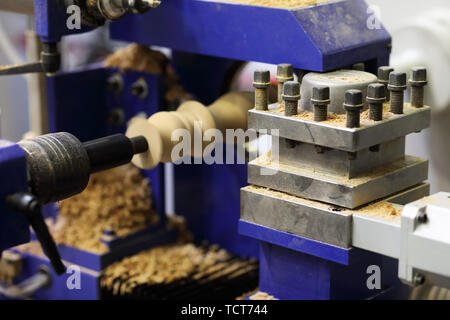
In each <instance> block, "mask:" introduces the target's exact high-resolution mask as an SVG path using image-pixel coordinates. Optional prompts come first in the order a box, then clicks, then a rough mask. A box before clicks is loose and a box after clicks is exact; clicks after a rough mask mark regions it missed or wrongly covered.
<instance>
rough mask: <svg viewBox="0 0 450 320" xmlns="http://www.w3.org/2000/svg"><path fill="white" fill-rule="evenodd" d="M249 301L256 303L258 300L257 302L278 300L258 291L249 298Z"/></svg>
mask: <svg viewBox="0 0 450 320" xmlns="http://www.w3.org/2000/svg"><path fill="white" fill-rule="evenodd" d="M249 299H250V300H256V301H258V300H259V301H266V300H267V301H268V300H278V299H276V298H275V297H274V296H271V295H270V294H268V293H265V292H261V291H258V292H257V293H255V294H254V295H252V296H250V297H249Z"/></svg>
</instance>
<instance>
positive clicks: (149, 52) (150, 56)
mask: <svg viewBox="0 0 450 320" xmlns="http://www.w3.org/2000/svg"><path fill="white" fill-rule="evenodd" d="M168 64H169V60H168V59H167V57H166V56H165V55H164V54H163V53H162V52H160V51H156V50H153V49H150V48H149V47H146V46H143V45H140V44H136V43H134V44H131V45H130V46H128V47H126V48H123V49H119V50H117V51H116V52H115V53H113V54H111V55H109V56H108V57H107V58H106V59H105V62H104V66H105V67H107V68H117V69H119V70H120V71H121V72H125V71H137V72H146V73H154V74H164V83H165V86H166V93H165V98H166V101H167V102H168V104H169V107H171V106H173V108H176V107H178V106H179V105H180V104H181V103H183V102H185V101H188V100H192V98H193V97H192V95H190V94H189V93H187V92H186V90H185V89H184V88H183V86H181V85H180V84H179V80H178V78H177V76H176V74H175V72H174V70H173V69H172V68H171V67H170V66H169V65H168Z"/></svg>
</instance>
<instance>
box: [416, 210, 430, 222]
mask: <svg viewBox="0 0 450 320" xmlns="http://www.w3.org/2000/svg"><path fill="white" fill-rule="evenodd" d="M417 221H418V222H419V223H427V222H428V215H427V214H426V213H424V212H422V213H421V214H420V215H419V217H418V218H417Z"/></svg>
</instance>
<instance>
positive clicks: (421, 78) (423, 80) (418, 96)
mask: <svg viewBox="0 0 450 320" xmlns="http://www.w3.org/2000/svg"><path fill="white" fill-rule="evenodd" d="M427 83H428V81H427V69H426V68H422V67H416V68H413V69H412V70H411V79H410V80H409V84H410V85H411V106H413V107H416V108H422V107H423V100H424V87H425V86H426V85H427Z"/></svg>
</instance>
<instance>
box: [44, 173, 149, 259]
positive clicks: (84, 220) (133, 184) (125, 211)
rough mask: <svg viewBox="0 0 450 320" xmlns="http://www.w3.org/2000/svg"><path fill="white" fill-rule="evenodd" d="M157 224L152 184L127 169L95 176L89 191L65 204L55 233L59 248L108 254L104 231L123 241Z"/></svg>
mask: <svg viewBox="0 0 450 320" xmlns="http://www.w3.org/2000/svg"><path fill="white" fill-rule="evenodd" d="M157 222H158V216H157V215H156V213H155V212H154V210H153V209H152V203H151V190H150V187H149V185H148V180H147V179H145V178H144V177H143V176H142V175H141V173H140V172H139V170H138V169H137V168H135V167H134V166H132V165H125V166H122V167H119V168H115V169H112V170H108V171H104V172H100V173H96V174H94V175H92V176H91V179H90V181H89V185H88V187H87V188H86V190H85V191H83V192H82V193H81V194H79V195H76V196H74V197H72V198H69V199H67V200H64V201H61V202H60V203H59V215H58V219H57V221H56V224H55V226H54V227H53V230H52V233H53V236H54V237H55V241H56V242H57V243H58V244H66V245H70V246H73V247H77V248H79V249H83V250H87V251H91V252H95V253H104V252H107V251H108V248H107V246H106V245H105V244H104V243H103V242H102V241H101V237H102V235H103V233H104V230H107V229H109V230H113V231H114V234H115V235H116V236H118V237H123V236H125V235H128V234H130V233H133V232H136V231H138V230H140V229H143V228H145V227H147V226H150V225H153V224H156V223H157Z"/></svg>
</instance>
